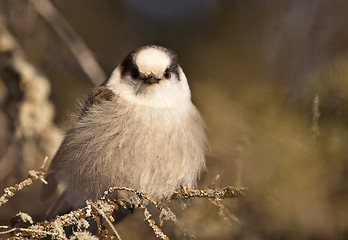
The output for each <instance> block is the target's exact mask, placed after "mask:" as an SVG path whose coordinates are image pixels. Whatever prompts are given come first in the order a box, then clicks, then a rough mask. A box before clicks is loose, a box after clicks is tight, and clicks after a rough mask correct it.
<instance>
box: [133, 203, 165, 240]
mask: <svg viewBox="0 0 348 240" xmlns="http://www.w3.org/2000/svg"><path fill="white" fill-rule="evenodd" d="M140 208H141V209H142V210H143V211H144V217H145V220H146V221H147V222H148V224H149V226H150V227H151V228H152V230H153V231H154V233H155V236H156V237H157V238H160V239H165V240H169V238H168V237H167V235H165V234H164V233H163V232H162V230H161V229H160V228H159V227H158V226H157V225H156V222H155V221H154V220H153V219H152V218H151V213H150V212H149V210H147V208H146V207H144V206H140Z"/></svg>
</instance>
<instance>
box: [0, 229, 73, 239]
mask: <svg viewBox="0 0 348 240" xmlns="http://www.w3.org/2000/svg"><path fill="white" fill-rule="evenodd" d="M0 228H2V229H8V230H7V231H0V234H9V233H12V232H15V231H20V232H29V233H36V234H39V235H42V234H43V235H45V236H47V235H51V236H55V237H58V238H61V239H67V238H66V237H65V236H61V235H59V234H56V233H54V232H48V231H43V230H37V229H31V228H18V227H15V228H11V227H8V226H0Z"/></svg>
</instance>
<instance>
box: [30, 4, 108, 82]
mask: <svg viewBox="0 0 348 240" xmlns="http://www.w3.org/2000/svg"><path fill="white" fill-rule="evenodd" d="M29 1H30V2H31V3H32V4H33V6H34V8H35V9H36V11H37V12H38V13H39V14H40V15H41V16H42V17H43V18H44V19H45V20H46V21H47V22H48V23H49V24H50V25H51V26H52V28H53V29H54V30H55V31H56V32H57V34H58V35H59V36H60V37H61V38H62V39H63V41H64V42H65V43H66V44H67V45H68V47H69V48H70V50H71V52H72V53H73V55H74V56H75V57H76V59H77V61H78V62H79V64H80V66H81V68H82V69H83V71H84V72H85V73H86V75H87V76H88V77H89V78H90V80H91V81H92V82H93V83H94V85H96V86H98V85H100V84H101V83H102V82H103V81H104V80H105V79H106V74H105V73H104V71H103V70H102V68H101V67H100V66H99V64H98V63H97V61H96V60H95V58H94V56H93V54H92V53H91V51H90V50H89V49H88V47H87V46H86V44H85V43H84V42H83V41H82V39H81V38H80V37H79V36H78V34H76V32H75V31H74V30H73V29H72V27H71V26H70V25H69V23H68V22H67V21H66V20H65V18H64V17H63V15H61V14H60V12H59V11H58V10H57V9H56V7H55V6H54V5H53V4H52V3H51V1H50V0H45V1H41V0H29Z"/></svg>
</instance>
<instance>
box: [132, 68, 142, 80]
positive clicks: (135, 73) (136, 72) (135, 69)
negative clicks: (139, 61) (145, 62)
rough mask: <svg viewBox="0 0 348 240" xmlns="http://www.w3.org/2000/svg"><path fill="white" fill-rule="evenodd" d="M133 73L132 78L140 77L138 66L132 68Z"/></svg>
mask: <svg viewBox="0 0 348 240" xmlns="http://www.w3.org/2000/svg"><path fill="white" fill-rule="evenodd" d="M131 75H132V78H134V79H136V78H138V77H139V75H140V74H139V70H138V69H137V68H136V67H133V68H132V70H131Z"/></svg>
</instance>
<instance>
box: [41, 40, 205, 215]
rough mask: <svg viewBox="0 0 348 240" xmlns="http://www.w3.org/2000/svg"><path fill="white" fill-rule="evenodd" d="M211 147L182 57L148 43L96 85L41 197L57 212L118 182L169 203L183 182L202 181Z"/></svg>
mask: <svg viewBox="0 0 348 240" xmlns="http://www.w3.org/2000/svg"><path fill="white" fill-rule="evenodd" d="M206 149H207V137H206V133H205V124H204V121H203V119H202V117H201V115H200V113H199V111H198V109H197V108H196V107H195V105H194V104H193V103H192V101H191V92H190V88H189V85H188V81H187V78H186V76H185V74H184V72H183V70H182V68H181V67H180V65H179V63H178V58H177V55H176V54H175V52H174V51H173V50H170V49H168V48H165V47H162V46H157V45H146V46H142V47H139V48H137V49H135V50H133V51H131V52H130V53H129V54H128V55H127V56H126V57H125V59H124V60H123V62H122V63H121V64H119V65H118V66H117V67H116V68H115V70H114V71H113V72H112V74H111V76H110V78H109V79H107V80H106V81H105V82H103V83H102V84H101V85H100V86H98V87H95V88H93V89H92V90H91V92H90V93H89V95H88V97H87V99H86V100H85V103H84V105H82V106H81V111H80V113H79V114H78V116H77V117H76V120H75V121H74V122H73V123H72V124H71V128H70V129H69V130H68V131H67V133H66V136H65V138H64V139H63V141H62V143H61V145H60V147H59V148H58V150H57V152H56V154H55V156H54V157H53V159H52V161H51V163H50V166H49V168H48V171H47V175H46V181H47V184H45V185H43V187H42V189H41V192H40V198H41V200H42V201H44V202H45V201H48V200H49V199H51V200H50V201H51V206H50V207H49V210H48V211H47V216H49V218H53V217H54V216H56V215H60V214H64V213H67V212H69V211H71V210H75V209H78V208H81V207H83V206H84V205H85V204H86V200H92V201H96V200H98V199H99V198H100V197H101V196H102V194H103V192H104V191H105V190H107V189H109V188H110V187H113V186H118V187H128V188H132V189H136V190H140V191H143V192H145V193H146V194H148V195H149V196H151V197H152V198H153V199H155V200H157V201H164V200H167V199H168V198H170V196H172V194H173V193H174V191H175V190H177V189H179V188H180V187H181V186H185V187H189V188H193V187H196V185H197V181H198V179H199V177H200V175H201V173H202V172H203V171H205V170H206V164H205V153H206ZM115 197H116V198H119V199H127V197H129V196H127V194H125V193H124V192H121V191H119V192H118V193H117V194H116V195H115Z"/></svg>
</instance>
